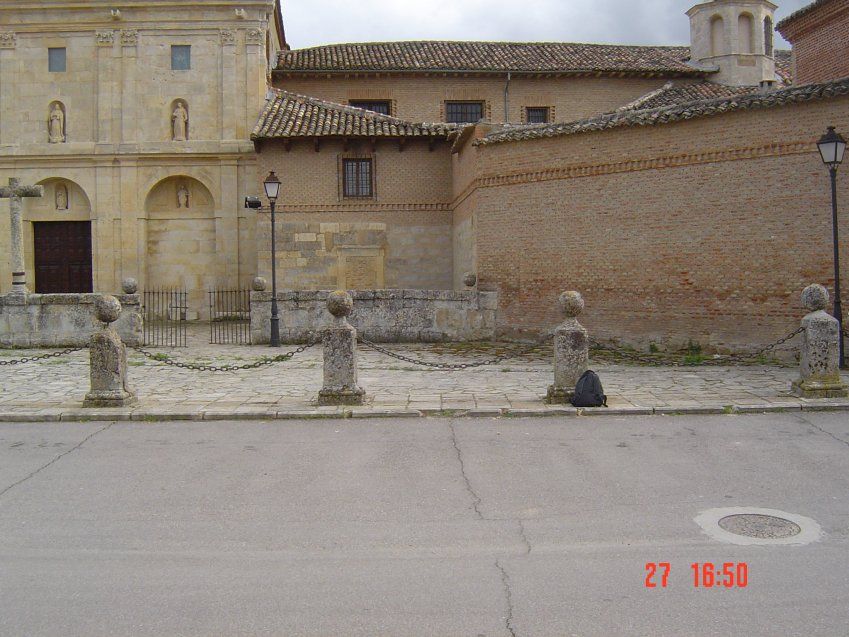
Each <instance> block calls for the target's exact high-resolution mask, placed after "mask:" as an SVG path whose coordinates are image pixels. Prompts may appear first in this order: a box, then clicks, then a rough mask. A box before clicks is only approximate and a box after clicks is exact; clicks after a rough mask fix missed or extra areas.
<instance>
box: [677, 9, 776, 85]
mask: <svg viewBox="0 0 849 637" xmlns="http://www.w3.org/2000/svg"><path fill="white" fill-rule="evenodd" d="M777 8H778V7H777V6H776V5H774V4H773V3H771V2H768V1H767V0H711V1H710V2H703V3H701V4H697V5H696V6H694V7H693V8H692V9H690V10H689V11H688V12H687V15H688V16H689V17H690V42H691V49H692V58H693V62H694V63H696V64H698V65H699V66H702V67H710V66H713V67H716V68H718V69H719V72H718V73H717V74H716V75H715V76H714V77H713V78H711V79H712V81H714V82H718V83H720V84H727V85H731V86H753V85H758V84H760V83H761V82H764V81H774V80H775V55H774V53H775V47H774V45H773V27H774V24H775V22H774V19H775V10H776V9H777Z"/></svg>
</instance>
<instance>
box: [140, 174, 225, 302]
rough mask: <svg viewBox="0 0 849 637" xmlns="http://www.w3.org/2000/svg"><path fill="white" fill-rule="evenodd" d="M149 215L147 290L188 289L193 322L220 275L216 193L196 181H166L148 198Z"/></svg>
mask: <svg viewBox="0 0 849 637" xmlns="http://www.w3.org/2000/svg"><path fill="white" fill-rule="evenodd" d="M145 213H146V216H147V276H146V280H147V285H148V287H149V288H151V289H154V288H178V289H179V288H182V289H184V290H186V291H187V292H188V293H189V295H188V302H189V308H190V309H189V312H188V317H189V318H199V317H200V318H202V317H203V316H205V314H206V312H205V310H206V293H207V290H209V289H212V288H214V287H215V282H216V280H217V271H218V268H217V261H218V259H217V256H216V229H215V214H214V213H215V201H214V199H213V197H212V194H211V193H210V191H209V189H208V188H207V187H206V186H205V185H203V184H202V183H201V182H200V181H198V180H197V179H194V178H192V177H187V176H182V175H179V176H173V177H167V178H166V179H163V180H162V181H160V182H159V183H157V184H156V185H155V186H154V187H153V188H152V189H151V190H150V192H149V193H148V195H147V199H146V200H145Z"/></svg>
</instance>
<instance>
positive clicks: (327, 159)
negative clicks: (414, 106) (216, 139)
mask: <svg viewBox="0 0 849 637" xmlns="http://www.w3.org/2000/svg"><path fill="white" fill-rule="evenodd" d="M287 148H288V150H287ZM316 149H318V152H316ZM449 157H450V153H449V145H448V144H447V143H446V142H445V141H444V140H443V141H439V142H436V143H435V145H433V146H431V145H430V144H429V142H428V140H410V141H409V142H407V143H405V144H404V146H403V147H400V146H399V142H398V140H380V141H376V142H374V143H371V142H369V141H367V140H352V141H350V142H349V143H347V144H345V143H344V142H342V141H339V140H334V139H330V140H324V139H322V140H320V141H319V143H318V146H316V144H315V143H313V142H312V140H295V141H292V142H291V143H290V144H289V145H284V143H283V142H280V141H276V140H275V141H268V142H262V143H261V145H260V152H259V155H258V164H257V166H258V172H259V175H260V177H261V178H264V177H265V175H267V174H268V172H269V171H271V170H275V171H276V172H277V174H278V175H282V176H283V179H284V183H283V186H282V187H281V191H280V199H279V200H278V202H277V215H276V218H277V220H276V229H277V250H278V255H277V274H278V287H279V288H281V289H294V290H298V289H305V290H310V289H312V290H315V289H335V288H339V289H364V290H374V289H383V288H399V289H402V288H407V289H409V288H419V289H425V290H448V289H452V288H453V287H454V286H453V283H452V274H453V266H452V261H453V254H452V253H453V247H452V236H451V235H452V229H451V225H452V221H451V208H450V202H451V163H450V159H449ZM344 158H368V159H371V160H372V166H373V171H374V176H373V187H374V196H373V197H369V198H346V197H344V196H343V193H342V185H341V168H340V164H341V161H342V160H343V159H344ZM256 188H257V189H258V190H261V188H262V185H261V184H257V186H256ZM259 215H260V220H259V222H258V226H257V231H256V250H257V257H258V266H257V267H258V273H259V274H260V275H261V276H263V277H265V278H266V279H269V280H270V279H271V234H270V232H271V223H270V218H269V217H270V215H268V214H267V213H259Z"/></svg>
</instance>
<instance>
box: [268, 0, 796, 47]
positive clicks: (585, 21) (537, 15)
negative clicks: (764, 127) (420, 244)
mask: <svg viewBox="0 0 849 637" xmlns="http://www.w3.org/2000/svg"><path fill="white" fill-rule="evenodd" d="M811 1H812V0H774V2H775V4H778V5H779V9H778V11H777V13H776V22H778V21H779V20H781V19H782V18H784V17H785V16H787V15H789V14H790V13H792V12H794V11H796V10H797V9H800V8H801V7H803V6H805V5H807V4H810V2H811ZM694 4H696V2H695V0H690V1H687V0H525V1H517V0H322V1H321V2H316V0H283V20H284V22H285V25H286V38H287V39H288V40H289V44H290V45H291V46H292V48H303V47H308V46H315V45H319V44H331V43H335V42H375V41H385V40H515V41H555V42H557V41H559V42H598V43H611V44H689V40H690V26H689V25H690V23H689V20H688V18H687V16H686V15H684V12H685V11H686V10H687V9H689V8H690V7H691V6H693V5H694ZM776 46H777V47H779V48H790V47H789V45H788V44H787V43H786V42H784V40H782V39H781V38H780V36H778V34H776Z"/></svg>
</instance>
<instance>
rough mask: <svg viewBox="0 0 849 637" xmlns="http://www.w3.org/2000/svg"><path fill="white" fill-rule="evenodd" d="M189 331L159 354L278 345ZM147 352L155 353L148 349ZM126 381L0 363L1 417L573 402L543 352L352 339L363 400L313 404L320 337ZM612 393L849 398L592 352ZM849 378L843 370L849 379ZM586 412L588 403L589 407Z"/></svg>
mask: <svg viewBox="0 0 849 637" xmlns="http://www.w3.org/2000/svg"><path fill="white" fill-rule="evenodd" d="M203 336H204V333H202V332H195V333H192V334H191V336H190V341H189V345H190V346H189V347H188V348H179V349H172V350H170V351H167V354H168V355H169V356H170V357H171V358H173V359H175V360H180V361H185V362H193V363H201V364H213V365H225V364H234V365H242V364H245V363H249V362H252V361H255V360H257V359H260V358H262V357H263V356H269V355H274V354H278V353H283V352H286V351H289V350H291V349H294V346H283V347H282V348H281V350H280V351H279V352H277V351H272V350H271V349H270V348H268V347H263V346H230V345H228V346H222V345H209V344H207V343H205V342H204V338H203ZM389 347H390V348H391V349H392V350H393V351H397V352H401V353H404V354H406V355H408V356H409V355H412V356H417V357H420V358H425V359H428V360H434V361H439V362H454V363H459V362H469V361H470V360H481V359H482V358H488V357H490V356H492V354H493V353H494V352H498V353H500V352H501V351H503V350H494V349H493V348H491V347H488V348H487V347H484V348H482V347H480V346H473V345H465V346H464V345H391V346H389ZM150 349H151V350H152V351H163V352H165V350H161V349H155V348H150ZM43 353H44V351H40V350H0V360H4V359H14V358H21V357H23V356H26V355H28V354H35V355H38V354H43ZM129 360H130V368H129V370H130V384H131V386H132V387H133V388H134V389H135V391H136V392H137V394H138V397H139V402H138V404H137V405H135V406H134V407H132V408H126V409H118V410H103V409H101V410H85V411H83V410H82V409H81V404H82V400H83V397H84V396H85V394H86V392H87V391H88V383H89V379H88V372H89V369H88V351H87V350H83V351H80V352H75V353H72V354H67V355H63V356H60V357H57V358H51V359H47V360H43V361H38V362H34V363H27V364H23V365H16V366H4V367H0V389H1V390H2V394H0V418H3V419H7V420H8V419H12V418H14V417H19V416H22V415H29V416H31V417H32V418H33V419H59V418H60V417H62V418H63V419H64V418H65V417H68V418H71V417H74V416H79V415H80V414H86V415H89V416H92V417H98V416H104V417H105V416H108V415H119V414H120V415H122V416H123V417H133V418H138V419H145V418H157V417H161V418H165V417H168V416H171V417H181V418H193V419H197V418H209V419H211V418H218V417H221V418H223V417H239V416H244V417H266V418H268V417H286V416H291V417H297V416H307V415H321V414H327V415H332V414H338V413H340V412H353V413H354V415H357V414H359V413H368V414H370V415H375V414H381V413H385V414H386V415H390V414H391V415H398V414H399V413H401V412H409V415H420V414H424V415H433V414H437V413H440V414H446V413H447V414H452V413H458V412H469V415H499V414H507V415H510V414H515V415H528V414H529V413H534V412H539V413H574V412H575V410H574V409H573V408H571V407H548V406H546V405H545V404H544V403H543V400H542V397H543V396H544V394H545V392H546V389H547V387H548V385H549V384H550V382H551V379H552V374H553V372H552V363H551V350H550V349H548V350H541V351H539V352H536V353H533V354H529V355H525V356H522V357H519V358H516V359H512V360H508V361H505V362H503V363H500V364H497V365H494V366H491V367H483V368H474V369H469V370H463V371H440V370H433V369H428V368H421V367H416V366H413V365H412V364H409V363H404V362H401V361H397V360H395V359H392V358H389V357H387V356H385V355H383V354H380V353H377V352H375V351H372V350H369V349H368V348H367V347H365V346H361V347H360V384H361V385H362V386H363V387H364V388H365V390H366V391H367V393H368V404H367V405H365V406H364V407H362V408H353V409H352V408H344V409H343V408H335V407H317V406H316V404H315V399H316V396H317V394H318V391H319V389H320V388H321V383H322V363H321V347H320V346H318V347H313V348H312V349H309V350H307V351H306V352H304V353H301V354H299V355H297V356H296V357H295V358H294V359H293V360H291V361H288V362H283V363H276V364H274V365H271V366H267V367H263V368H259V369H253V370H245V371H238V372H197V371H192V370H185V369H179V368H175V367H171V366H167V365H165V364H163V363H162V362H159V361H153V360H150V359H146V358H144V357H143V356H142V355H141V354H139V353H138V352H135V351H131V353H130V357H129ZM591 367H592V368H593V369H595V370H596V371H597V372H598V373H599V375H600V376H601V379H602V382H603V384H604V388H605V391H606V393H607V394H608V397H609V409H607V410H604V411H605V413H616V412H621V413H652V412H654V413H664V412H679V411H680V412H694V411H708V412H711V411H719V412H722V411H726V412H728V411H731V410H732V408H733V410H734V411H760V410H767V409H772V410H774V409H800V408H802V409H805V408H829V407H831V408H837V407H842V406H845V407H847V408H849V401H838V400H832V401H808V400H803V399H799V398H796V397H795V396H792V395H791V394H790V393H789V391H788V390H789V387H790V382H791V381H792V380H793V378H794V377H795V376H796V373H797V372H796V370H795V369H794V368H792V367H790V368H788V367H780V366H772V365H756V366H734V367H643V366H632V365H621V364H612V363H609V362H603V361H596V362H594V363H592V362H591ZM847 381H849V377H847ZM591 411H592V410H590V411H588V412H587V413H590V412H591Z"/></svg>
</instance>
